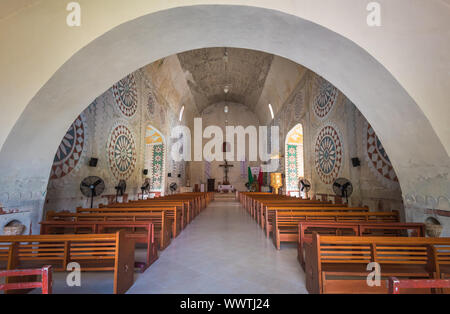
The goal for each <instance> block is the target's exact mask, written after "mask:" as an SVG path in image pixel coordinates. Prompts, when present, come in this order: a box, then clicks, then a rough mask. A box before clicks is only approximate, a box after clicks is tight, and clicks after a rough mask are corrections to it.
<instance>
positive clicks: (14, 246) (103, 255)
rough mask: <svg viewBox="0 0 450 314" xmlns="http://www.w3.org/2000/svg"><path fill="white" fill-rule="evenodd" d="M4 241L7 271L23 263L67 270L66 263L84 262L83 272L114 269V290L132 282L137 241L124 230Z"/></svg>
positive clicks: (1, 241) (5, 238)
mask: <svg viewBox="0 0 450 314" xmlns="http://www.w3.org/2000/svg"><path fill="white" fill-rule="evenodd" d="M5 244H9V245H10V256H9V261H8V265H7V270H12V269H17V268H20V267H21V266H22V264H23V263H33V264H38V265H40V264H42V263H46V264H48V262H49V261H50V262H51V264H52V266H53V267H54V268H55V270H57V271H58V270H61V271H65V270H66V268H67V264H68V263H69V262H71V261H75V262H78V263H80V264H81V266H82V267H81V270H82V271H92V270H101V271H107V270H113V271H114V293H125V292H126V291H127V290H128V289H129V288H130V287H131V285H132V284H133V280H134V271H133V270H134V242H133V241H130V240H129V239H127V238H126V237H125V232H123V231H119V232H117V233H113V234H80V235H66V234H62V235H29V236H0V245H5ZM99 262H103V263H105V265H101V264H100V263H99ZM89 263H93V264H89ZM56 265H58V266H56Z"/></svg>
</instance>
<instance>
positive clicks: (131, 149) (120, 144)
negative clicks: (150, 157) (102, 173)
mask: <svg viewBox="0 0 450 314" xmlns="http://www.w3.org/2000/svg"><path fill="white" fill-rule="evenodd" d="M107 154H108V162H109V168H110V170H111V172H112V173H113V175H114V177H115V178H116V179H125V180H126V179H128V178H129V177H130V176H131V174H132V173H133V171H134V169H135V167H136V144H135V140H134V136H133V134H132V133H131V131H130V129H128V127H126V126H125V125H124V124H122V123H118V124H117V125H115V126H114V127H113V130H112V132H111V134H110V136H109V141H108V147H107Z"/></svg>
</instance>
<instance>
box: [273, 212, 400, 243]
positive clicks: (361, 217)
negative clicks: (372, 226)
mask: <svg viewBox="0 0 450 314" xmlns="http://www.w3.org/2000/svg"><path fill="white" fill-rule="evenodd" d="M306 221H328V222H372V223H374V222H399V214H398V212H318V211H316V212H307V211H305V212H304V211H291V210H278V209H277V210H275V215H274V218H273V222H272V224H273V242H274V244H275V247H276V248H277V250H279V249H280V244H281V242H297V241H298V225H299V223H300V222H306Z"/></svg>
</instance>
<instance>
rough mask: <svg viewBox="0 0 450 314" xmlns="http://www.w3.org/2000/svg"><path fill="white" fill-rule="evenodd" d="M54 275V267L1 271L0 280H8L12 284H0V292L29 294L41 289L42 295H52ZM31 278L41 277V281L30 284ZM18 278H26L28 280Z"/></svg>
mask: <svg viewBox="0 0 450 314" xmlns="http://www.w3.org/2000/svg"><path fill="white" fill-rule="evenodd" d="M52 274H53V273H52V266H44V267H42V268H40V269H22V270H3V271H0V278H6V281H7V282H10V283H6V284H0V291H4V293H5V294H10V291H13V293H14V292H17V293H27V292H28V291H30V290H32V289H41V293H42V294H52V284H53V280H52ZM30 276H33V277H35V276H39V277H40V278H41V279H40V280H39V281H36V282H30V281H29V277H30ZM17 277H20V278H22V277H26V279H19V278H17ZM12 281H14V282H12Z"/></svg>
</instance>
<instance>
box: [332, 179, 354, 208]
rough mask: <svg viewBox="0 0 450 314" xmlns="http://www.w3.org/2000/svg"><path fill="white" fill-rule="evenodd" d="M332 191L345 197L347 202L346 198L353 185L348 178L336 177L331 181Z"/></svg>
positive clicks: (350, 192)
mask: <svg viewBox="0 0 450 314" xmlns="http://www.w3.org/2000/svg"><path fill="white" fill-rule="evenodd" d="M333 191H334V193H335V194H336V195H337V196H340V197H342V198H345V200H346V201H347V204H348V198H349V197H350V196H351V195H352V193H353V185H352V183H351V182H350V180H348V179H345V178H338V179H336V180H335V181H334V183H333Z"/></svg>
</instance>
